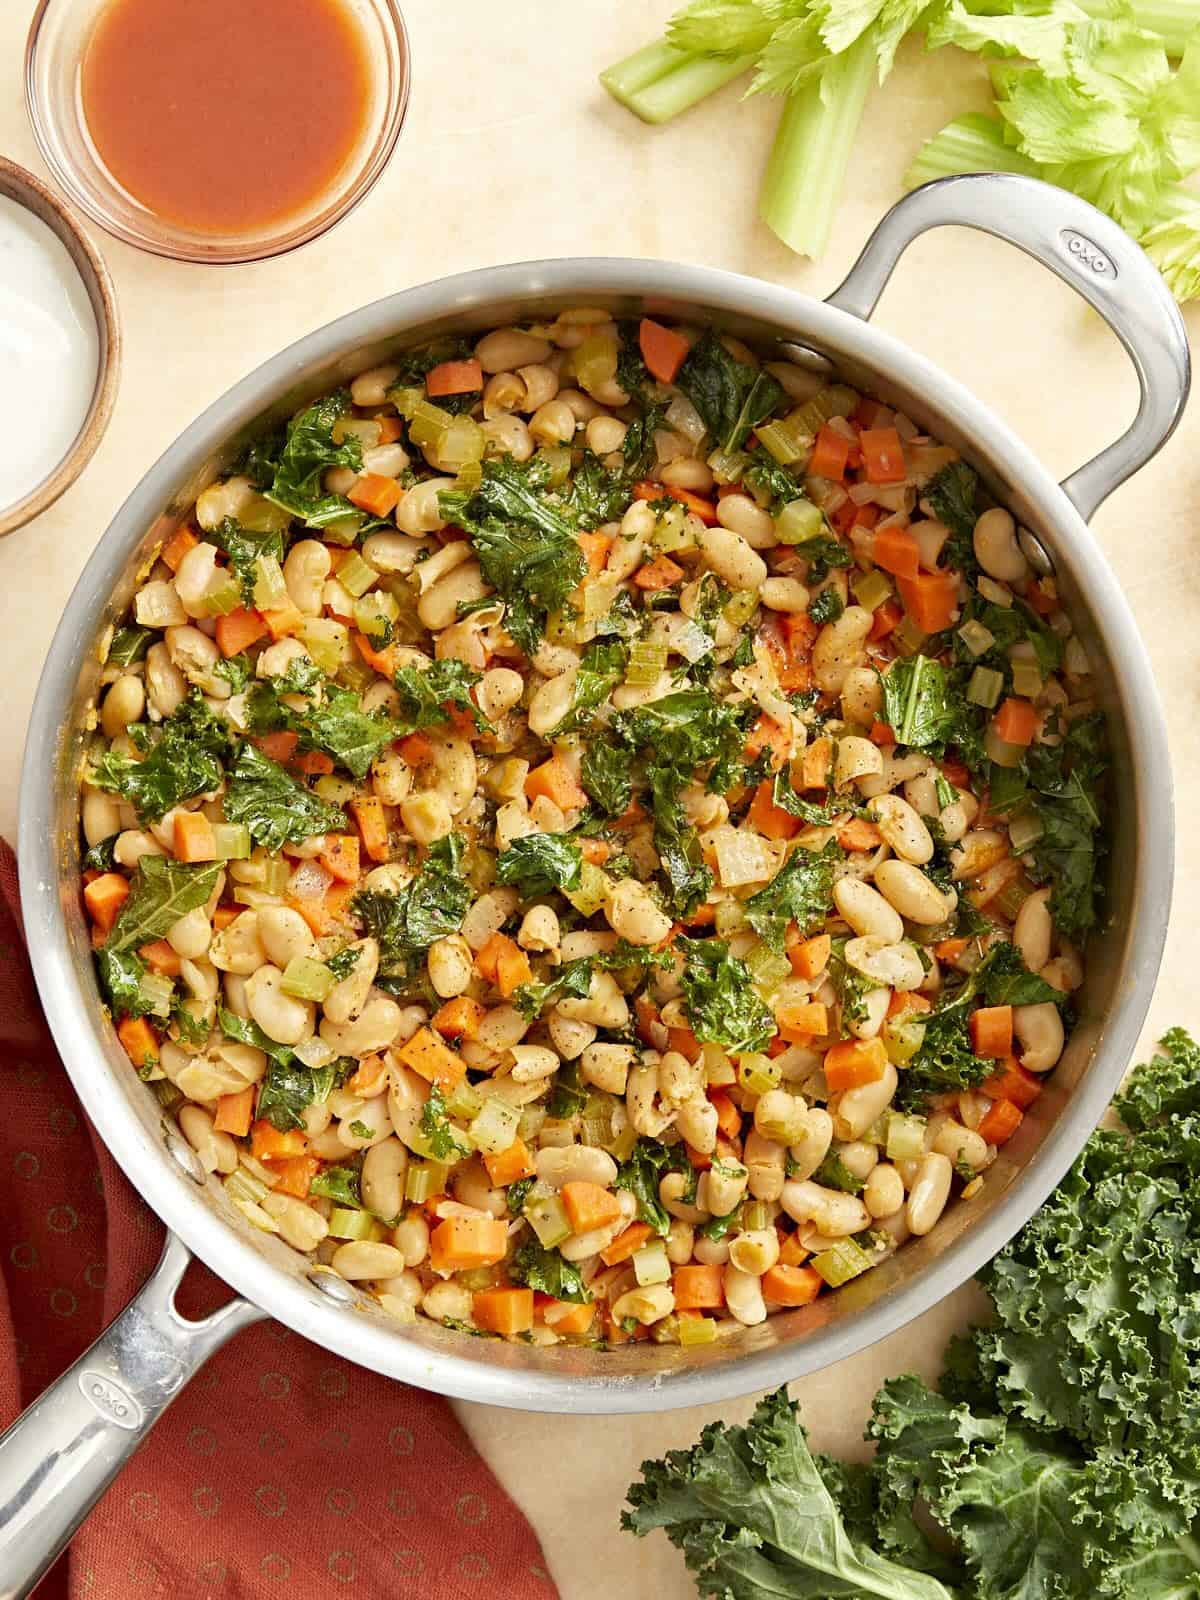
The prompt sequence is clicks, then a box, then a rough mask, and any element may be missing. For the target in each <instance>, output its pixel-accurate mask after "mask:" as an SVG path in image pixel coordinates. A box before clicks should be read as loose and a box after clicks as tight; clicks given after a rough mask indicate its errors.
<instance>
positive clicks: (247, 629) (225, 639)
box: [216, 606, 267, 658]
mask: <svg viewBox="0 0 1200 1600" xmlns="http://www.w3.org/2000/svg"><path fill="white" fill-rule="evenodd" d="M216 634H217V644H218V646H219V648H220V651H221V654H222V655H223V656H225V657H226V658H228V657H229V656H236V655H240V654H241V652H242V651H243V650H246V649H248V648H249V646H250V645H252V644H257V643H258V641H259V640H260V639H265V638H266V636H267V625H266V623H265V622H264V621H263V619H262V617H261V616H259V614H258V612H257V611H250V610H247V608H246V607H245V606H238V608H237V609H236V611H227V612H226V613H225V615H224V616H223V617H218V618H217V624H216Z"/></svg>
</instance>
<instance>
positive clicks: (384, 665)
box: [351, 633, 396, 678]
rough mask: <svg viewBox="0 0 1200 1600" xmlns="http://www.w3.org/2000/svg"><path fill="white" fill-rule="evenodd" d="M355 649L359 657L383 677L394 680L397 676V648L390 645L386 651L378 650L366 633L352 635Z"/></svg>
mask: <svg viewBox="0 0 1200 1600" xmlns="http://www.w3.org/2000/svg"><path fill="white" fill-rule="evenodd" d="M351 638H352V639H353V640H354V648H355V649H356V650H357V651H358V653H359V655H360V656H361V657H362V658H363V660H364V661H365V662H366V663H367V665H368V666H369V667H371V668H372V669H373V670H374V671H375V672H378V673H379V674H380V676H381V677H384V678H394V677H395V676H396V647H395V645H388V646H387V648H386V649H384V650H376V648H375V646H374V645H373V644H372V643H371V641H370V639H368V638H367V636H366V634H365V633H354V634H351Z"/></svg>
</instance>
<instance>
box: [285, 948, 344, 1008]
mask: <svg viewBox="0 0 1200 1600" xmlns="http://www.w3.org/2000/svg"><path fill="white" fill-rule="evenodd" d="M337 981H338V980H337V979H336V978H335V977H334V975H333V973H332V972H330V970H329V968H328V967H327V966H326V965H325V963H324V962H323V961H314V960H313V959H312V957H311V956H293V957H292V959H291V960H290V961H289V962H288V964H287V966H286V967H284V969H283V981H282V982H281V983H280V985H279V987H280V988H281V989H282V990H283V992H284V994H290V995H294V996H295V997H296V999H297V1000H315V1001H317V1003H318V1004H321V1003H322V1002H323V1001H324V1000H325V998H326V997H327V995H328V994H329V993H330V991H331V990H332V989H333V986H334V985H335V984H336V983H337Z"/></svg>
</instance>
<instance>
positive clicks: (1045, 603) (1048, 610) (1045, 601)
mask: <svg viewBox="0 0 1200 1600" xmlns="http://www.w3.org/2000/svg"><path fill="white" fill-rule="evenodd" d="M1025 599H1026V601H1027V602H1028V604H1029V605H1031V606H1032V607H1033V609H1034V610H1035V611H1036V612H1037V614H1038V616H1039V617H1050V616H1053V615H1054V613H1055V612H1056V611H1057V610H1059V608H1060V607H1061V605H1062V601H1061V600H1060V599H1059V598H1058V596H1057V595H1056V594H1051V593H1050V591H1049V590H1048V589H1047V588H1046V587H1045V584H1044V583H1031V584H1030V585H1029V587H1028V589H1026V591H1025Z"/></svg>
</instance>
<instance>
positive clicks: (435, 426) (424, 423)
mask: <svg viewBox="0 0 1200 1600" xmlns="http://www.w3.org/2000/svg"><path fill="white" fill-rule="evenodd" d="M453 421H454V417H453V416H452V414H451V413H450V412H449V411H443V410H442V408H441V406H435V405H433V404H432V403H431V402H430V401H429V400H418V401H417V403H416V405H415V406H414V407H413V412H412V417H411V418H410V420H409V426H408V433H409V437H410V438H411V439H412V442H413V443H414V444H415V445H417V446H418V447H419V448H420V449H422V450H424V449H425V448H426V447H427V446H429V447H432V448H433V449H437V447H438V446H439V445H440V443H441V441H442V439H443V438H444V437H445V434H446V430H447V428H448V427H449V426H450V424H451V423H452V422H453Z"/></svg>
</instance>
